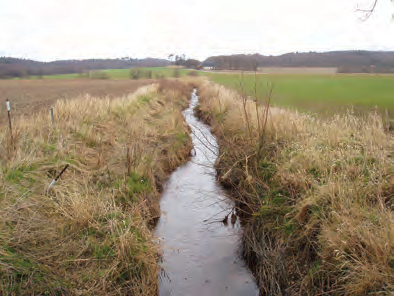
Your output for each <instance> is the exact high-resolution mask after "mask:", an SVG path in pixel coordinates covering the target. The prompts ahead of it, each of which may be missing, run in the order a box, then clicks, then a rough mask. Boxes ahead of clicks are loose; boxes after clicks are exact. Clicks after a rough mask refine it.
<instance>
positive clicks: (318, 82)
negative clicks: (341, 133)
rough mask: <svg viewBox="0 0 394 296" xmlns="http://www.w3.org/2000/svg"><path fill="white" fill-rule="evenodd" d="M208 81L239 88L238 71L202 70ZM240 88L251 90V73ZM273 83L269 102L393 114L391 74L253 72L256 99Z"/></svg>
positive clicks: (323, 111) (324, 111)
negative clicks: (256, 93) (216, 71)
mask: <svg viewBox="0 0 394 296" xmlns="http://www.w3.org/2000/svg"><path fill="white" fill-rule="evenodd" d="M203 74H204V75H205V76H208V77H209V78H210V79H211V80H212V81H214V82H216V83H219V84H222V85H224V86H226V87H229V88H233V89H236V90H241V88H240V81H241V75H240V74H224V73H203ZM243 77H244V78H243V81H244V90H245V92H246V93H248V94H250V95H253V94H254V84H255V76H254V74H245V75H244V76H243ZM268 83H271V84H272V85H273V94H272V100H271V103H272V104H273V105H277V106H280V107H290V108H293V109H299V110H301V111H306V112H313V113H319V114H325V115H332V114H335V113H338V112H345V111H346V110H347V109H349V108H354V110H355V112H361V113H364V112H365V111H371V110H374V108H375V106H377V108H378V110H380V111H381V112H382V114H384V115H385V114H386V110H387V111H388V113H389V116H390V117H391V118H393V117H394V101H393V95H392V94H393V93H394V75H305V74H299V75H296V74H291V75H290V74H277V75H265V74H258V75H257V90H258V96H259V99H260V100H263V101H265V100H266V99H267V94H268V92H269V86H268V85H267V84H268Z"/></svg>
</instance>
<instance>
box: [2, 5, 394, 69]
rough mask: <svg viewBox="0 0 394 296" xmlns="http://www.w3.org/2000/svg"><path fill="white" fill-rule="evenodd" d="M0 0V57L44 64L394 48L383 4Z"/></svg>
mask: <svg viewBox="0 0 394 296" xmlns="http://www.w3.org/2000/svg"><path fill="white" fill-rule="evenodd" d="M0 1H3V3H1V2H0V3H1V4H2V10H1V11H0V26H1V27H3V28H7V30H3V31H2V32H1V33H0V44H1V46H0V56H10V57H16V58H24V59H31V60H36V61H42V62H47V61H56V60H81V59H93V58H96V59H104V58H109V59H113V58H117V57H124V56H131V57H133V58H139V59H143V58H146V57H154V58H165V59H166V58H167V57H168V55H169V54H171V53H173V54H178V55H179V54H182V53H187V54H188V56H189V57H192V58H195V59H198V60H201V61H202V60H205V59H206V58H207V57H210V56H218V55H232V54H254V53H261V54H263V55H266V56H270V55H273V56H277V55H282V54H285V53H291V52H310V51H312V52H329V51H347V50H358V49H360V48H362V50H366V51H391V50H393V49H394V40H392V39H390V38H388V36H393V34H394V27H393V22H392V21H391V20H392V18H391V14H392V12H393V10H394V9H393V4H391V2H390V1H388V0H380V1H379V2H378V5H377V6H376V9H375V11H374V13H373V14H372V15H371V16H370V17H369V18H368V20H366V21H363V17H364V14H362V13H360V12H357V9H368V8H370V7H371V6H372V4H373V0H349V1H345V2H343V1H340V0H334V1H331V2H330V3H327V1H323V0H321V1H313V0H301V1H298V2H297V3H293V1H290V0H279V1H276V2H269V1H262V2H259V3H255V2H256V1H254V0H244V1H242V2H241V1H224V0H219V1H215V2H212V1H208V0H200V1H195V0H188V1H179V0H169V1H167V2H166V3H162V2H161V1H158V0H153V1H151V2H149V3H148V4H146V3H144V2H143V1H141V0H136V1H133V3H130V2H127V1H124V0H114V1H113V2H111V3H109V2H107V1H105V0H97V1H93V0H85V1H83V2H81V1H77V0H70V1H68V2H67V3H64V2H62V1H59V0H55V1H51V2H50V3H48V2H47V1H45V0H37V1H35V2H34V3H32V2H30V1H27V0H15V1H13V2H12V3H11V2H5V1H4V0H0Z"/></svg>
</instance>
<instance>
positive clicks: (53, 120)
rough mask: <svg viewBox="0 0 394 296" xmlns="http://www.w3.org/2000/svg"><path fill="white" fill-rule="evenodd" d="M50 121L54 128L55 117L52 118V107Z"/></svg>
mask: <svg viewBox="0 0 394 296" xmlns="http://www.w3.org/2000/svg"><path fill="white" fill-rule="evenodd" d="M51 120H52V125H53V127H55V117H54V116H53V107H51Z"/></svg>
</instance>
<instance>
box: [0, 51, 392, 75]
mask: <svg viewBox="0 0 394 296" xmlns="http://www.w3.org/2000/svg"><path fill="white" fill-rule="evenodd" d="M171 64H176V65H183V66H185V67H186V68H199V66H200V67H201V65H202V66H204V67H212V68H213V69H217V70H245V71H254V70H256V69H258V68H259V67H336V68H338V72H339V73H394V52H393V51H390V52H387V51H386V52H385V51H333V52H325V53H317V52H308V53H288V54H284V55H280V56H264V55H260V54H251V55H243V54H241V55H229V56H213V57H209V58H207V59H206V60H205V61H203V62H202V63H201V62H200V61H197V60H193V59H188V60H185V59H181V58H179V59H176V60H174V61H169V60H166V59H154V58H146V59H133V58H129V57H124V58H119V59H88V60H64V61H54V62H37V61H33V60H27V59H17V58H10V57H0V78H14V77H28V76H32V75H35V76H43V75H54V74H69V73H86V72H88V71H90V70H105V69H129V68H143V67H165V66H168V65H171Z"/></svg>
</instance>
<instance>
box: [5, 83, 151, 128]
mask: <svg viewBox="0 0 394 296" xmlns="http://www.w3.org/2000/svg"><path fill="white" fill-rule="evenodd" d="M149 83H151V81H148V80H139V81H131V80H119V81H115V80H105V81H100V80H94V79H56V80H49V79H44V80H0V92H1V94H2V96H3V99H4V100H5V98H9V99H10V101H11V106H12V112H13V115H22V114H25V115H27V114H29V113H32V112H35V111H38V110H40V109H42V108H48V107H50V106H53V105H54V104H55V103H56V101H57V100H59V99H74V98H76V97H82V96H84V95H85V94H89V95H91V96H94V97H100V98H104V97H109V98H114V97H121V96H124V95H127V94H129V93H132V92H134V91H135V90H137V88H138V87H140V86H143V85H146V84H149ZM5 107H6V106H5V104H4V103H2V104H0V115H1V117H0V122H1V121H3V120H4V119H5V118H6V113H5V111H6V110H5Z"/></svg>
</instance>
